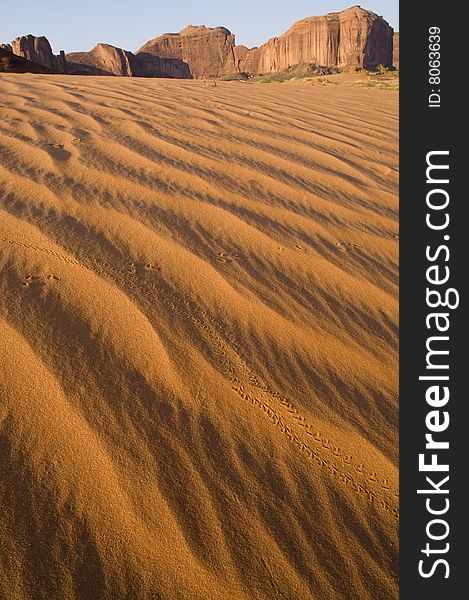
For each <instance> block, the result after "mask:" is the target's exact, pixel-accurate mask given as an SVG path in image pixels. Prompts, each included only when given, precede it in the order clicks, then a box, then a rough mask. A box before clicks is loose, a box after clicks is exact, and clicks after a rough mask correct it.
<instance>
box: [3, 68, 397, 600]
mask: <svg viewBox="0 0 469 600" xmlns="http://www.w3.org/2000/svg"><path fill="white" fill-rule="evenodd" d="M0 116H1V119H0V133H1V135H0V198H1V205H0V248H1V279H0V284H1V299H0V335H1V339H2V345H1V357H0V371H1V373H0V374H1V384H0V394H1V396H0V530H1V535H0V597H1V598H5V599H7V600H16V599H21V600H23V599H24V600H38V599H44V600H45V599H47V600H50V599H52V600H59V599H60V600H68V599H87V600H97V599H103V600H114V599H115V600H121V599H128V600H147V599H148V600H153V599H158V598H161V599H163V600H173V599H174V600H193V599H194V600H199V599H200V600H215V599H218V598H220V599H225V600H229V599H234V598H236V599H245V600H256V599H270V598H282V599H285V600H305V599H314V600H332V599H334V600H335V599H343V600H355V599H356V600H388V599H394V598H397V583H396V578H397V534H396V531H397V517H398V504H397V502H398V501H397V484H398V482H397V432H396V428H397V399H396V395H397V391H396V387H397V384H396V380H397V372H396V371H397V367H396V364H397V275H398V272H397V268H398V263H397V245H398V240H397V233H398V230H397V226H398V225H397V176H398V164H397V135H398V130H397V95H396V94H395V93H393V92H387V91H382V90H376V89H354V88H351V87H343V86H340V85H331V86H329V87H318V86H313V85H311V84H309V83H297V84H283V85H275V84H272V85H268V84H261V83H259V84H251V83H233V82H219V83H218V84H217V85H216V86H215V85H214V84H212V83H210V82H207V83H205V82H202V81H169V80H132V79H114V78H104V77H101V78H93V77H89V78H79V77H65V76H48V77H44V76H39V75H2V76H1V77H0Z"/></svg>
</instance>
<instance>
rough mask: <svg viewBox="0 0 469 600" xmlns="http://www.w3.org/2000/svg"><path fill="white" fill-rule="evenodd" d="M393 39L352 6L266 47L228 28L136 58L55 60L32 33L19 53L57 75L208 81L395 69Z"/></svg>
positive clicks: (383, 25) (311, 20) (173, 37)
mask: <svg viewBox="0 0 469 600" xmlns="http://www.w3.org/2000/svg"><path fill="white" fill-rule="evenodd" d="M393 34H394V32H393V29H392V27H390V26H389V24H388V23H387V22H386V21H385V20H384V19H383V18H382V17H380V16H378V15H376V14H375V13H373V12H371V11H368V10H364V9H362V8H360V7H359V6H352V7H351V8H348V9H346V10H343V11H341V12H333V13H329V14H327V15H323V16H320V17H308V18H306V19H302V20H301V21H297V22H296V23H295V24H294V25H293V26H292V27H291V28H290V29H289V30H288V31H286V32H285V33H284V34H283V35H281V36H279V37H274V38H271V39H270V40H268V41H267V42H266V43H265V44H263V45H262V46H260V47H259V48H247V47H246V46H236V43H235V36H234V35H233V34H232V33H231V32H230V31H229V30H228V29H226V28H225V27H205V26H204V25H195V26H194V25H188V26H187V27H185V28H184V29H182V30H181V31H180V32H179V33H165V34H163V35H160V36H158V37H156V38H154V39H152V40H150V41H148V42H147V43H146V44H144V45H143V46H142V47H141V48H140V49H139V50H138V51H137V52H136V53H135V54H134V53H132V52H129V51H127V50H123V49H121V48H116V47H115V46H111V45H109V44H98V45H97V46H95V47H94V48H93V49H92V50H90V51H89V52H72V53H69V54H67V55H64V54H63V52H62V53H61V54H60V56H55V55H54V54H53V52H52V49H51V47H50V44H49V42H48V40H47V39H46V38H45V37H34V36H31V35H28V36H22V37H20V38H16V40H14V41H13V42H12V44H11V50H12V52H13V53H14V54H16V55H18V56H22V57H24V58H26V59H28V60H30V61H34V62H36V63H37V64H40V65H43V66H45V67H47V68H48V69H49V70H50V71H52V72H59V73H70V74H83V75H115V76H119V77H171V78H183V79H200V78H210V77H221V76H224V75H230V74H236V73H247V74H249V75H261V74H268V73H275V72H279V71H283V70H285V69H289V68H290V67H291V66H292V65H302V64H311V63H314V64H317V65H321V66H324V67H339V68H340V67H347V66H361V67H364V68H366V69H374V68H376V67H377V66H378V65H384V66H386V67H392V66H393V61H394V60H395V57H394V58H393V43H394V44H395V43H396V38H395V36H393ZM398 47H399V38H398V37H397V48H398Z"/></svg>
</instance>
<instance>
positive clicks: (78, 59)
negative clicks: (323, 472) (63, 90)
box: [65, 44, 138, 77]
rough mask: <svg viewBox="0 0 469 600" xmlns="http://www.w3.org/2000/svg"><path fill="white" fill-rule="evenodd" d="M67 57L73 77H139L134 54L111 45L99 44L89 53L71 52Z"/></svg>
mask: <svg viewBox="0 0 469 600" xmlns="http://www.w3.org/2000/svg"><path fill="white" fill-rule="evenodd" d="M65 57H66V60H67V64H68V69H69V72H70V73H71V74H73V75H75V74H86V75H119V76H123V77H133V76H135V75H138V73H137V67H136V64H135V56H134V55H133V54H132V52H128V51H127V50H122V49H121V48H116V47H115V46H111V45H110V44H97V45H96V46H95V47H94V48H93V49H92V50H90V51H89V52H70V53H69V54H66V55H65Z"/></svg>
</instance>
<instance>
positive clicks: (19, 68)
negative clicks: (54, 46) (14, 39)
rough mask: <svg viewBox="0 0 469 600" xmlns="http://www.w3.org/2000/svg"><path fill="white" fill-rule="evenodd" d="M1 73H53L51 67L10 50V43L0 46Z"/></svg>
mask: <svg viewBox="0 0 469 600" xmlns="http://www.w3.org/2000/svg"><path fill="white" fill-rule="evenodd" d="M0 73H51V71H50V69H48V68H47V67H44V66H43V65H39V64H37V63H35V62H31V61H30V60H27V59H26V58H23V57H22V56H17V55H16V54H13V52H11V51H10V50H8V44H2V46H1V47H0Z"/></svg>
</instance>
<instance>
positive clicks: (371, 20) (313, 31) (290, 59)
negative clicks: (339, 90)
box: [236, 6, 393, 74]
mask: <svg viewBox="0 0 469 600" xmlns="http://www.w3.org/2000/svg"><path fill="white" fill-rule="evenodd" d="M392 44H393V29H392V28H391V27H390V26H389V25H388V23H387V22H386V21H385V20H384V19H383V18H382V17H378V16H377V15H375V14H374V13H372V12H370V11H367V10H363V9H362V8H360V7H359V6H353V7H351V8H348V9H347V10H344V11H342V12H339V13H329V14H327V15H324V16H322V17H308V18H307V19H303V20H301V21H298V22H297V23H295V24H294V25H293V26H292V27H291V28H290V29H289V30H288V31H287V32H286V33H284V34H283V35H281V36H280V37H276V38H272V39H270V40H269V41H268V42H267V43H265V44H264V45H262V46H261V47H260V48H253V49H252V50H247V49H245V48H244V47H242V48H241V49H240V50H239V51H237V53H236V70H237V71H245V72H247V73H256V74H261V73H272V72H275V71H282V70H284V69H288V67H289V66H290V65H294V64H303V63H316V64H319V65H323V66H326V67H345V66H351V65H359V66H363V67H365V68H367V69H372V68H374V67H376V66H378V65H380V64H382V65H385V66H388V67H390V66H392V47H393V46H392Z"/></svg>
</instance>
